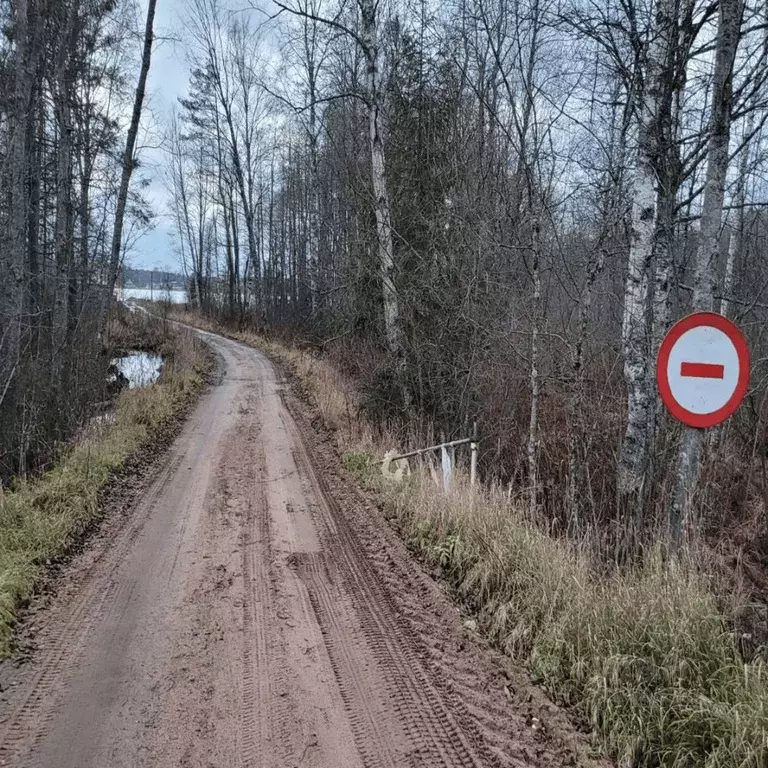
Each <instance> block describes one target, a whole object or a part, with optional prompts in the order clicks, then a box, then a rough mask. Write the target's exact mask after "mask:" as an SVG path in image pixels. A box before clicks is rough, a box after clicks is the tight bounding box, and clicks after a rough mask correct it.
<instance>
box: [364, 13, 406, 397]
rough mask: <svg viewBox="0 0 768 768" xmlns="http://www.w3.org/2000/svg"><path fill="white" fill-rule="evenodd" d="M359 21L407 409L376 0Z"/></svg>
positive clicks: (390, 318)
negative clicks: (387, 168) (382, 115)
mask: <svg viewBox="0 0 768 768" xmlns="http://www.w3.org/2000/svg"><path fill="white" fill-rule="evenodd" d="M359 7H360V16H361V21H362V29H361V41H362V47H363V50H364V53H365V57H366V80H367V83H366V84H367V90H368V130H369V136H370V150H371V181H372V186H373V197H374V213H375V216H376V239H377V241H378V262H379V271H380V273H381V285H382V300H383V305H384V331H385V334H386V339H387V346H388V347H389V351H390V353H391V354H392V356H393V358H394V360H395V365H396V369H397V372H398V376H399V378H400V387H401V391H402V395H403V404H404V406H405V407H406V408H407V407H408V406H409V404H410V395H409V392H408V387H407V385H406V383H405V376H404V374H405V363H406V361H405V345H404V343H403V332H402V327H401V323H400V299H399V296H398V292H397V288H396V285H395V259H394V244H393V238H392V213H391V206H390V200H389V189H388V185H387V173H386V166H385V162H384V143H383V141H382V135H381V133H382V118H381V99H382V94H381V88H380V80H381V71H380V65H381V57H380V52H379V42H378V30H377V19H376V12H377V2H376V0H359Z"/></svg>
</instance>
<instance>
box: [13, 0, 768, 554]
mask: <svg viewBox="0 0 768 768" xmlns="http://www.w3.org/2000/svg"><path fill="white" fill-rule="evenodd" d="M2 14H3V22H4V24H3V36H2V43H1V45H2V48H1V55H0V67H2V73H3V78H4V82H5V83H6V88H5V89H3V95H2V97H1V98H0V114H1V115H2V122H1V123H0V174H2V179H3V189H4V190H5V194H4V195H3V199H2V204H0V236H1V237H2V239H3V248H2V252H1V253H0V270H2V276H3V277H2V284H1V286H0V324H1V327H0V424H1V425H2V427H1V429H0V474H1V475H2V476H3V477H5V478H8V477H11V476H13V475H18V474H21V475H23V474H25V473H27V472H29V471H33V470H34V469H35V468H37V467H40V466H43V465H44V464H45V462H46V461H48V460H49V459H50V458H51V456H53V455H55V452H56V450H57V446H59V445H61V443H62V441H64V440H66V438H67V437H68V435H70V434H71V433H72V432H73V430H74V429H75V428H76V426H77V424H78V423H80V421H81V420H82V419H83V418H84V416H85V415H86V414H87V413H88V410H89V408H90V407H91V405H92V403H93V401H94V400H95V399H98V398H99V397H101V394H100V391H99V387H97V386H96V385H95V384H94V382H95V381H101V380H103V371H104V370H105V369H106V366H107V365H108V360H105V357H104V352H103V345H104V331H105V327H106V317H107V314H108V310H109V306H110V303H111V301H112V299H111V297H112V294H113V288H114V286H115V284H116V282H117V281H118V280H119V276H120V272H121V268H122V267H123V260H124V256H125V253H126V250H127V249H128V247H129V245H130V242H131V239H132V238H135V237H136V236H137V234H138V233H141V232H142V231H144V230H146V229H147V228H149V227H151V226H152V219H153V213H152V211H151V210H150V207H149V206H148V205H147V203H146V201H145V200H144V198H143V196H142V187H143V182H142V181H141V179H139V182H138V183H134V184H133V185H131V183H130V182H131V176H132V172H133V170H134V168H135V167H139V166H140V165H141V160H140V156H139V151H138V148H137V133H138V130H139V127H140V121H141V117H142V105H143V102H144V98H145V94H144V91H145V87H146V78H147V72H148V70H149V67H150V60H151V54H152V49H153V45H154V46H156V45H157V41H156V40H154V37H153V32H154V30H153V20H154V14H155V0H152V1H151V2H149V3H148V5H147V6H143V5H142V6H141V8H139V7H136V6H134V5H133V4H131V3H121V2H116V0H14V1H13V2H11V3H9V4H4V5H3V8H2ZM179 17H180V20H181V21H180V24H179V28H178V29H177V30H175V32H174V34H175V36H176V44H177V45H178V46H179V50H180V51H181V52H183V56H184V58H185V61H186V62H187V64H188V66H189V71H190V73H191V75H190V80H189V83H188V86H187V88H186V92H185V94H184V95H183V97H182V98H180V99H179V103H178V106H177V108H176V110H175V112H174V115H173V116H172V118H171V119H170V120H169V121H168V125H166V126H165V128H164V130H165V138H164V146H163V148H164V151H165V157H166V161H165V167H164V168H163V169H162V175H163V178H164V181H165V184H166V186H167V189H168V211H166V214H167V215H168V216H169V217H170V219H171V220H172V223H173V230H174V241H173V247H174V248H175V250H176V255H177V257H178V260H179V263H180V268H181V269H182V270H183V272H184V274H185V275H186V277H187V280H188V285H189V300H190V303H191V304H193V305H194V306H195V307H197V308H198V309H199V310H200V311H202V312H204V313H206V314H209V315H213V316H216V317H218V318H220V319H223V320H226V321H227V322H231V323H233V324H236V325H239V326H241V327H242V326H243V325H245V324H251V325H255V326H256V327H258V328H260V329H266V328H270V329H282V331H283V332H285V333H290V334H291V335H293V336H294V337H299V338H302V339H304V341H305V343H309V344H311V345H314V347H315V348H317V349H321V350H322V351H323V352H324V353H325V354H326V355H327V356H328V357H329V359H332V360H333V361H335V363H336V364H338V366H339V367H340V368H341V369H343V370H344V371H345V372H346V373H347V374H348V375H350V376H351V377H352V378H353V379H354V380H355V381H357V382H358V384H359V386H360V388H361V391H362V392H363V395H364V397H363V402H362V406H361V408H362V409H363V410H364V411H365V413H366V415H367V416H369V417H370V418H372V419H373V420H375V421H376V422H377V423H379V424H381V425H388V427H395V428H398V429H400V430H401V431H402V434H404V435H405V434H408V435H409V436H410V437H411V438H412V439H422V438H425V437H426V436H427V435H436V434H439V435H443V436H445V438H446V439H452V438H454V437H457V436H466V433H468V432H469V431H470V430H471V428H472V425H473V424H475V423H477V424H478V428H479V434H480V439H481V444H482V449H481V471H482V473H483V475H484V477H486V478H487V479H489V480H494V481H496V482H498V483H501V484H502V485H503V486H504V488H505V489H506V490H507V493H508V496H509V498H510V499H511V500H514V501H515V503H517V504H519V505H521V506H524V507H525V508H526V509H528V510H529V512H530V514H531V515H532V516H533V517H534V518H536V519H537V520H538V521H539V522H540V523H541V524H542V525H543V526H545V527H546V528H547V529H548V530H550V531H551V532H553V533H555V534H556V535H571V536H575V537H580V536H582V535H584V534H587V533H597V534H598V536H599V538H600V539H601V541H602V545H603V546H604V547H605V551H606V552H607V553H609V554H610V556H611V557H615V558H618V559H623V558H625V557H626V556H627V555H628V554H630V553H632V552H634V551H636V550H637V549H638V548H642V547H643V546H644V544H645V543H647V542H648V541H651V540H653V539H655V538H657V537H660V538H663V539H666V540H668V541H670V542H671V543H673V544H674V545H675V546H677V545H678V544H679V543H680V542H681V541H682V539H683V536H684V534H685V532H686V531H693V530H695V531H698V532H703V533H705V534H707V535H710V534H713V535H721V534H722V535H723V536H734V537H738V536H740V535H741V536H744V535H748V536H749V538H750V540H751V541H752V543H753V544H755V543H757V544H758V545H759V543H760V542H762V541H764V540H765V536H766V533H768V531H766V527H765V504H766V501H767V500H768V467H767V465H766V459H767V458H768V440H767V439H766V426H765V420H766V418H767V417H768V412H767V411H766V394H768V389H767V388H766V380H765V374H766V368H765V359H766V349H765V344H766V341H765V340H764V338H763V330H764V324H765V312H766V308H768V302H767V301H766V298H765V296H764V294H765V291H766V288H768V271H767V270H766V267H765V266H764V265H765V259H764V256H763V255H764V248H765V237H766V210H765V209H766V206H768V199H766V198H765V195H766V185H765V183H764V173H765V170H766V137H765V132H764V130H763V128H764V124H765V122H766V118H767V117H768V82H766V81H767V80H768V75H767V73H768V67H767V66H766V64H767V63H768V62H767V61H766V59H767V58H768V12H767V11H766V8H765V7H764V5H763V4H761V3H759V2H754V3H749V2H744V0H717V1H715V2H709V1H708V0H640V1H636V0H607V2H600V3H595V2H590V0H452V2H449V3H442V4H430V3H428V2H426V0H420V1H419V2H417V1H416V0H404V1H403V2H396V1H395V0H355V1H354V2H350V1H349V0H290V2H288V0H286V2H282V0H276V1H275V2H272V3H271V4H267V3H264V4H257V3H250V5H248V6H247V7H243V4H231V3H228V2H226V1H225V0H190V2H189V3H187V4H185V5H184V7H183V8H182V9H180V10H179ZM136 19H139V22H136V21H135V20H136ZM142 19H143V20H144V21H145V22H146V24H145V25H144V26H142V25H143V23H144V21H142ZM134 182H136V179H134ZM694 310H699V311H701V310H705V311H714V312H718V313H721V314H723V315H726V316H728V317H729V318H731V319H732V320H734V321H735V322H736V323H738V324H739V325H740V327H741V328H742V329H743V330H744V332H745V334H746V336H747V337H748V340H749V343H750V346H751V350H752V360H753V366H752V378H751V386H750V389H749V392H748V395H747V398H746V400H745V403H744V405H743V407H742V408H741V409H740V411H739V412H738V414H737V415H736V416H734V417H733V418H732V419H730V420H729V421H728V422H727V423H726V424H725V425H723V426H722V427H718V428H716V429H712V430H709V431H706V432H705V431H703V430H699V429H692V428H684V427H682V426H681V425H680V424H678V423H677V422H675V421H674V420H673V419H671V418H670V417H669V415H668V414H667V413H666V410H665V408H664V407H663V405H662V404H661V402H660V400H659V397H658V391H657V387H656V377H655V359H656V354H657V352H658V348H659V345H660V342H661V339H662V338H663V337H664V335H665V333H666V332H667V330H668V329H669V327H670V326H671V324H672V323H673V322H674V321H676V320H677V319H679V318H680V317H683V316H684V315H686V314H688V313H689V312H691V311H694ZM744 531H749V533H748V534H745V533H744Z"/></svg>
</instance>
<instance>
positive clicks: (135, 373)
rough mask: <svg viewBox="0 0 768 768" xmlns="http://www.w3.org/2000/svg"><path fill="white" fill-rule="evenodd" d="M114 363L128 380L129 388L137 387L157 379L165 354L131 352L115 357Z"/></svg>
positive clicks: (146, 385)
mask: <svg viewBox="0 0 768 768" xmlns="http://www.w3.org/2000/svg"><path fill="white" fill-rule="evenodd" d="M112 364H113V365H114V366H115V368H117V370H118V371H119V372H120V373H121V374H122V375H123V376H124V377H125V378H126V379H127V380H128V389H136V388H137V387H148V386H149V385H150V384H152V383H153V382H155V381H157V379H158V377H159V376H160V369H161V368H162V366H163V356H162V355H156V354H153V353H152V352H130V353H129V354H127V355H123V357H118V358H116V359H114V360H113V361H112Z"/></svg>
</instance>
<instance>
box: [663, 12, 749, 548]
mask: <svg viewBox="0 0 768 768" xmlns="http://www.w3.org/2000/svg"><path fill="white" fill-rule="evenodd" d="M743 12H744V5H743V0H721V1H720V15H719V20H718V32H717V43H716V53H715V70H714V80H713V83H712V108H711V115H710V128H709V147H708V153H707V177H706V183H705V186H704V202H703V204H702V210H701V233H700V237H699V245H698V248H697V249H696V268H695V277H694V285H693V309H694V310H695V311H698V312H706V311H710V312H711V311H712V310H713V309H714V281H715V266H716V264H717V258H718V254H719V245H720V233H721V224H722V216H723V200H724V197H725V177H726V174H727V171H728V144H729V140H730V131H731V111H732V107H733V63H734V60H735V58H736V50H737V48H738V45H739V39H740V33H741V22H742V16H743ZM703 437H704V430H701V429H695V428H693V427H686V428H685V429H684V432H683V438H682V442H681V445H680V453H679V456H678V472H677V475H676V483H675V489H674V494H673V498H672V503H671V505H670V509H669V538H670V542H671V544H672V547H673V549H677V548H679V546H680V544H681V542H682V537H683V533H684V530H685V525H686V522H687V518H688V517H689V515H690V511H691V500H692V498H693V494H694V492H695V490H696V485H697V482H698V476H699V465H700V461H701V448H702V442H703Z"/></svg>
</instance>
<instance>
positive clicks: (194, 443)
mask: <svg viewBox="0 0 768 768" xmlns="http://www.w3.org/2000/svg"><path fill="white" fill-rule="evenodd" d="M204 335H205V336H206V338H207V339H208V340H209V342H210V343H211V345H212V346H213V348H214V349H215V351H216V352H217V353H218V355H219V357H220V360H221V365H222V374H221V377H220V381H219V383H218V384H217V385H216V386H214V387H213V388H212V389H211V392H210V393H209V394H207V395H206V396H205V397H204V398H203V400H202V401H201V402H200V404H199V405H198V406H197V408H196V409H195V410H194V412H193V414H192V416H191V417H190V419H189V421H188V422H187V424H186V426H185V428H184V429H183V432H182V433H181V435H180V436H179V438H178V439H177V440H176V441H175V443H174V444H173V446H172V447H171V449H170V450H169V452H168V453H167V454H166V455H165V456H164V458H163V460H162V462H160V467H159V468H158V469H157V470H156V471H155V473H154V476H151V477H150V481H151V482H150V484H149V486H148V487H147V488H146V490H143V491H142V492H141V493H139V494H137V499H136V501H135V503H133V504H131V507H130V510H129V511H128V513H127V514H125V515H122V516H120V519H119V520H112V521H111V522H110V521H108V522H107V523H106V526H105V529H104V531H103V533H102V535H101V537H99V538H98V539H97V540H96V542H95V543H94V545H93V546H92V547H90V548H89V550H88V551H87V552H86V553H84V554H83V555H81V556H80V557H79V558H78V559H77V560H76V562H75V563H74V564H73V566H72V568H71V572H70V574H69V576H68V578H67V579H65V581H64V582H63V584H62V586H61V588H60V590H59V594H58V595H57V597H56V598H55V599H54V601H53V605H52V606H51V607H50V608H48V609H47V610H46V611H45V612H44V614H45V615H44V616H42V618H41V619H40V624H41V628H40V630H39V633H38V635H37V638H36V645H37V648H36V650H35V652H34V653H33V655H32V660H31V661H30V662H29V663H27V664H25V665H24V666H23V668H22V670H21V672H20V673H19V675H18V679H17V680H16V681H15V684H14V685H13V686H12V687H11V689H10V692H6V693H5V695H4V697H5V701H4V702H3V704H2V720H1V721H0V763H2V764H4V765H23V766H45V767H46V768H89V767H92V768H120V767H121V766H132V767H135V766H152V767H153V768H166V767H168V768H170V766H201V767H204V768H219V767H222V768H225V767H226V768H228V767H229V766H243V768H298V767H301V768H305V767H308V766H313V767H315V768H362V767H363V766H366V767H368V768H385V767H386V768H395V767H400V766H445V767H451V768H454V767H462V768H463V767H464V766H466V767H467V768H469V767H470V766H491V765H500V766H522V765H540V766H554V765H572V764H575V763H572V762H571V760H572V755H571V753H570V751H569V747H568V746H567V743H566V742H567V739H565V741H564V740H563V738H562V737H561V736H559V735H553V734H554V731H555V728H554V726H552V727H550V728H549V733H545V730H546V729H544V728H537V723H538V721H532V720H531V717H532V715H531V712H532V711H533V710H531V709H530V707H529V709H528V710H527V711H526V710H525V708H524V707H523V705H522V704H521V702H524V701H527V700H529V699H530V695H529V694H526V692H525V691H521V692H518V691H516V690H514V688H515V686H514V685H513V684H512V683H511V682H509V681H508V680H506V678H504V677H503V676H502V675H501V674H500V671H499V669H498V667H497V666H496V665H495V664H494V663H493V662H492V661H490V660H489V658H488V654H487V653H485V652H482V651H481V650H479V649H478V647H477V646H476V645H474V644H473V643H472V642H471V641H468V640H467V638H466V633H464V632H463V630H462V629H461V624H460V622H459V619H458V613H457V612H456V611H455V609H453V608H452V607H451V606H450V604H449V603H448V601H447V600H445V598H444V597H443V596H442V595H441V593H440V591H439V590H438V589H437V587H436V586H435V585H434V584H433V583H432V582H431V580H430V579H429V578H428V577H427V576H425V575H424V574H423V573H421V571H420V570H419V568H418V567H416V566H415V565H414V564H413V563H411V562H410V560H409V558H408V556H407V553H406V552H405V550H404V549H403V547H402V545H400V543H399V542H398V541H397V540H396V539H395V537H394V536H392V535H391V533H390V532H388V531H387V530H386V525H385V524H384V523H383V521H381V520H380V518H379V517H378V513H377V512H375V511H373V510H371V509H370V508H368V507H367V506H366V504H365V501H364V499H362V498H361V497H360V496H359V495H356V494H357V492H356V491H354V489H352V488H351V487H350V486H349V485H348V484H347V483H346V481H345V480H344V479H343V478H342V477H340V476H339V475H338V474H336V472H335V469H334V465H335V463H336V459H335V458H334V457H333V456H332V455H331V452H330V450H329V449H328V447H327V446H325V447H324V446H322V445H318V444H317V440H318V438H317V437H316V436H314V435H313V434H312V430H310V429H309V428H308V427H307V425H306V424H305V423H304V418H303V417H301V416H300V415H298V413H297V414H296V418H294V415H292V412H294V411H295V410H296V409H295V408H291V409H290V411H289V409H288V408H287V407H286V401H285V397H284V395H283V392H282V389H283V387H282V385H281V383H280V382H279V380H278V377H277V375H276V373H275V370H274V368H273V367H272V365H271V364H270V363H269V362H268V361H267V360H266V359H265V358H264V357H263V356H262V355H260V354H259V353H258V352H255V351H254V350H252V349H250V348H247V347H245V346H243V345H240V344H238V343H236V342H233V341H229V340H226V339H223V338H221V337H218V336H213V335H211V334H204ZM505 686H506V691H505ZM510 689H512V690H511V692H510ZM531 706H533V705H531ZM553 717H554V716H553ZM532 724H533V725H532Z"/></svg>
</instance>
